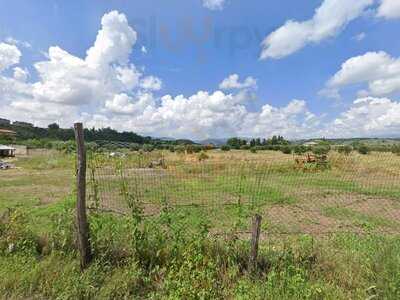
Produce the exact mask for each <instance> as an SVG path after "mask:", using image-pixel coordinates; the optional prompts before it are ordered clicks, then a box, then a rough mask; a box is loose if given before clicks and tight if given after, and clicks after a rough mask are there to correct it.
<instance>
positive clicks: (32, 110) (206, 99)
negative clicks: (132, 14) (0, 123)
mask: <svg viewBox="0 0 400 300" xmlns="http://www.w3.org/2000/svg"><path fill="white" fill-rule="evenodd" d="M136 39H137V37H136V33H135V32H134V30H133V29H132V28H131V27H130V26H129V24H128V23H127V20H126V17H125V16H124V15H123V14H120V13H118V12H111V13H108V14H105V15H104V17H103V18H102V26H101V28H100V30H99V33H98V34H97V37H96V40H95V42H94V45H93V47H91V48H90V49H89V50H88V51H87V55H86V57H84V58H80V57H77V56H75V55H73V54H71V53H68V52H67V51H65V50H63V49H61V48H60V47H57V46H54V47H50V49H49V50H48V58H47V59H46V60H43V61H40V62H37V63H36V64H34V71H35V72H36V73H37V76H31V75H30V74H29V72H28V71H27V70H26V69H24V68H23V67H21V66H18V63H19V60H20V56H21V52H20V50H19V49H18V48H17V47H16V46H15V45H10V44H4V43H3V44H0V66H1V71H0V72H1V74H0V95H1V96H2V97H1V98H0V112H1V116H2V117H7V118H10V119H14V120H15V119H17V120H24V121H32V122H34V123H35V124H37V125H42V126H46V125H47V124H49V123H52V122H57V123H59V124H60V125H62V126H66V127H70V126H71V125H72V123H73V122H74V121H77V120H80V121H83V122H85V124H86V126H96V127H104V126H111V127H113V128H115V129H118V130H130V131H135V132H138V133H140V134H146V135H153V136H169V137H175V138H193V139H204V138H210V137H230V136H249V137H250V136H260V137H268V136H271V135H274V134H275V135H277V134H281V135H285V136H286V137H288V138H310V137H316V136H327V137H329V136H331V137H332V136H341V135H343V132H345V133H351V134H349V136H353V135H374V134H375V133H376V134H384V133H393V134H395V133H397V132H398V129H400V128H398V121H397V120H400V118H399V111H400V104H399V103H398V102H396V101H393V100H390V99H388V98H368V97H367V98H361V99H358V100H356V101H355V102H354V103H353V104H352V105H351V107H350V108H349V110H348V111H346V112H344V113H343V114H341V115H340V116H339V117H338V118H336V119H335V120H334V121H333V122H324V118H323V117H321V116H318V115H315V114H314V113H312V112H311V111H310V110H309V108H308V107H307V103H306V101H304V100H296V99H295V100H292V101H290V102H289V103H287V104H286V105H283V106H282V107H276V106H272V105H270V104H265V105H264V106H262V107H261V108H259V109H256V108H254V103H253V105H252V109H251V110H250V108H249V106H250V105H248V104H249V102H250V100H252V99H253V97H254V91H255V89H256V88H257V81H256V79H254V78H253V77H251V76H249V77H247V78H243V79H241V78H240V77H239V75H238V74H232V75H230V76H229V77H228V78H226V79H224V80H223V81H222V82H221V83H220V86H219V88H220V90H217V91H198V92H196V93H194V94H193V95H189V96H185V95H178V96H175V95H164V96H162V95H159V96H157V95H156V94H155V93H156V92H157V91H159V90H160V89H161V88H162V86H163V82H162V80H161V79H160V78H158V77H156V76H154V75H147V74H144V73H145V72H144V69H143V68H141V67H139V68H138V67H136V66H135V65H134V64H133V63H131V62H130V60H129V57H130V53H131V52H132V47H133V46H134V44H135V42H136ZM364 60H366V62H364ZM371 65H372V67H371ZM2 71H4V72H2ZM6 74H8V75H6ZM398 77H399V62H398V59H395V58H392V57H390V56H389V55H387V54H386V53H383V52H382V53H381V52H379V53H375V54H370V55H367V56H366V58H365V57H364V58H359V59H354V60H353V61H350V62H346V63H344V64H343V66H342V70H341V71H339V72H338V74H337V76H336V75H335V76H334V77H333V78H332V79H331V81H330V82H329V84H328V87H327V88H328V89H337V90H338V89H340V88H341V87H342V86H344V85H346V84H352V83H357V82H368V83H369V85H370V87H369V90H368V91H367V92H370V91H376V90H379V89H377V88H376V86H377V85H381V86H383V85H385V86H386V85H389V86H392V85H393V82H394V81H393V79H394V78H398ZM31 78H38V79H37V81H35V82H30V79H31ZM360 78H361V79H360ZM389 79H391V80H392V81H390V82H389V81H388V80H389ZM360 80H361V81H360ZM386 81H388V82H386ZM389 83H390V84H389ZM390 90H392V89H390ZM393 90H398V88H395V89H393ZM363 122H364V123H366V124H367V125H366V124H364V123H363Z"/></svg>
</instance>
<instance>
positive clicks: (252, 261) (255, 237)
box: [249, 214, 261, 273]
mask: <svg viewBox="0 0 400 300" xmlns="http://www.w3.org/2000/svg"><path fill="white" fill-rule="evenodd" d="M260 232H261V216H260V215H258V214H256V215H254V217H253V220H252V228H251V250H250V257H249V272H250V273H252V272H254V271H255V269H256V267H257V255H258V241H259V239H260Z"/></svg>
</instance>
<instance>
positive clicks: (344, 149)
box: [337, 145, 353, 155]
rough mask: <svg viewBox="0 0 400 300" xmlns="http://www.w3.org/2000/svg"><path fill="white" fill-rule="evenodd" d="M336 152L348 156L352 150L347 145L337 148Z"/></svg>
mask: <svg viewBox="0 0 400 300" xmlns="http://www.w3.org/2000/svg"><path fill="white" fill-rule="evenodd" d="M337 151H338V152H339V153H341V154H345V155H349V154H350V153H351V151H353V148H352V147H351V146H349V145H345V146H339V148H338V149H337Z"/></svg>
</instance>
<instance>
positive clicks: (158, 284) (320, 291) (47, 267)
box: [0, 153, 400, 299]
mask: <svg viewBox="0 0 400 300" xmlns="http://www.w3.org/2000/svg"><path fill="white" fill-rule="evenodd" d="M257 155H260V154H257ZM154 157H156V154H154ZM129 159H132V160H133V163H136V164H139V160H138V158H137V157H136V158H135V157H132V158H129ZM135 159H136V161H135ZM140 159H142V161H141V162H140V163H141V164H145V162H144V159H143V158H140ZM176 164H177V168H181V169H180V171H179V172H175V173H173V175H174V176H170V177H165V176H164V177H163V176H159V177H149V176H147V177H146V176H141V177H140V178H134V179H133V178H128V183H129V185H128V186H129V191H130V193H131V195H134V196H135V195H136V196H138V195H140V196H141V198H140V199H141V200H142V201H144V202H149V203H156V204H157V205H158V206H159V207H161V208H162V209H161V210H157V211H154V212H152V216H151V217H146V218H143V219H140V220H139V221H138V219H136V218H133V217H132V216H131V215H130V214H128V216H125V217H124V216H117V215H113V214H107V213H96V212H93V211H91V212H90V213H89V221H90V229H91V244H92V250H93V253H94V260H93V262H92V263H91V265H90V266H89V268H88V269H87V270H86V271H85V272H81V271H80V269H79V257H78V255H77V252H76V249H75V244H74V240H75V238H74V206H75V199H74V198H73V197H67V195H68V194H70V193H71V192H72V191H73V189H74V179H73V177H72V173H73V166H74V163H73V157H71V156H68V155H61V154H57V153H52V154H50V156H49V159H47V158H46V157H44V156H39V157H34V158H26V159H23V160H20V161H18V162H17V165H18V166H19V167H21V169H18V170H11V171H10V172H8V171H7V173H4V174H7V178H5V177H2V178H0V181H1V183H0V212H1V213H3V212H5V211H8V210H7V208H11V210H10V212H11V215H10V216H5V217H4V218H2V219H1V220H0V278H1V280H0V298H4V299H24V298H29V299H94V298H96V299H367V298H369V299H399V298H400V268H399V265H400V237H399V236H396V235H393V236H390V235H383V234H376V232H379V230H380V229H388V230H390V231H393V232H398V228H399V224H398V222H397V221H393V220H391V219H388V218H384V217H381V216H379V215H376V214H371V213H368V212H363V213H361V212H360V211H357V210H356V208H353V207H352V209H350V208H346V207H341V206H332V205H331V204H330V203H329V202H326V203H324V202H323V200H324V199H325V198H324V197H325V196H326V197H328V196H329V199H330V198H334V197H336V196H337V197H342V198H343V197H346V196H347V195H349V194H351V195H353V196H354V195H356V196H357V197H361V196H369V197H377V198H376V199H377V200H379V199H398V197H399V194H398V193H399V191H398V187H399V186H400V183H399V185H395V184H394V185H392V186H390V185H385V186H384V187H382V186H381V187H378V186H374V185H373V184H371V185H369V186H365V185H362V184H360V182H361V181H360V180H359V178H357V176H356V175H354V177H350V176H347V175H348V174H347V173H345V172H344V171H343V172H339V171H338V170H325V171H319V172H310V173H303V172H299V171H296V170H294V169H293V166H292V165H291V164H290V162H285V163H282V164H281V165H280V164H279V163H277V162H274V164H273V165H272V166H268V168H267V169H263V168H262V167H257V168H254V169H252V168H247V169H243V168H242V169H235V168H236V167H237V166H236V165H231V167H230V168H233V169H229V167H228V166H226V162H223V163H221V165H218V166H211V165H205V166H199V165H195V166H192V167H190V166H188V165H187V164H184V163H176ZM115 171H116V170H114V172H115ZM156 172H159V173H162V172H163V171H156ZM1 175H2V174H1ZM100 183H101V185H100V187H101V188H103V189H104V190H101V191H102V192H104V193H105V192H109V193H111V194H112V195H114V196H115V197H116V199H117V200H118V201H121V202H120V203H119V204H120V205H124V207H125V208H127V205H126V203H124V199H123V198H122V197H121V196H120V195H119V193H120V191H121V188H122V185H121V183H122V180H121V178H120V177H118V176H117V177H115V178H112V177H111V178H110V177H109V178H106V179H104V181H103V182H100ZM89 187H90V185H89ZM309 197H316V198H315V200H318V201H321V203H320V204H319V202H315V203H314V204H316V206H315V209H316V211H317V212H319V213H321V215H322V216H324V217H329V218H332V219H334V220H336V221H338V222H339V223H340V224H342V225H344V228H342V229H343V230H344V231H345V229H346V228H347V227H346V225H347V224H350V225H351V226H352V228H354V227H355V228H356V229H360V230H355V231H360V232H363V234H359V233H357V234H351V233H344V232H342V233H340V232H338V233H336V234H331V235H317V236H315V237H312V236H309V235H293V236H292V235H279V234H278V235H277V233H280V232H293V231H300V230H301V229H302V230H304V228H298V226H299V224H298V223H296V221H297V220H292V219H290V218H289V217H287V216H286V215H284V216H280V215H277V216H275V217H278V218H281V219H282V220H280V221H282V222H277V219H274V216H271V217H270V218H268V217H267V214H266V213H268V209H272V208H279V209H280V210H278V212H280V211H284V210H288V211H290V210H291V209H294V208H297V207H302V205H305V204H306V203H305V201H306V200H309V199H311V198H309ZM49 199H52V200H51V201H48V200H49ZM357 199H358V198H357ZM373 199H375V198H373ZM171 203H177V204H193V205H191V206H187V207H186V206H183V207H180V208H176V209H174V208H173V207H169V206H166V204H171ZM377 203H378V204H379V201H377ZM103 204H106V203H103ZM117 204H118V203H117ZM202 204H207V205H202ZM221 204H229V205H221ZM256 212H257V213H261V214H263V221H262V233H263V235H262V238H261V241H260V252H259V258H258V266H257V272H256V273H254V274H249V273H248V272H247V261H248V253H249V249H250V243H249V234H247V233H246V232H248V231H249V229H250V223H251V217H252V216H253V215H254V213H256ZM0 215H1V214H0ZM289 215H290V214H289ZM133 216H136V215H135V214H133ZM293 216H294V218H295V217H296V215H293ZM317 221H318V220H314V219H313V218H311V217H310V218H305V219H302V223H301V225H304V226H311V227H312V226H314V225H316V224H317V223H318V222H317ZM375 229H377V230H375ZM378 229H379V230H378ZM339 231H340V230H339Z"/></svg>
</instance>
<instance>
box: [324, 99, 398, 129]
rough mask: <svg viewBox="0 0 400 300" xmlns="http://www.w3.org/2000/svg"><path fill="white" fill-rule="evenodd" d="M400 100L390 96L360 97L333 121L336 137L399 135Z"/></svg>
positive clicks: (332, 127)
mask: <svg viewBox="0 0 400 300" xmlns="http://www.w3.org/2000/svg"><path fill="white" fill-rule="evenodd" d="M399 132H400V102H396V101H393V100H390V99H388V98H373V97H367V98H360V99H357V100H355V101H354V102H353V104H352V105H351V107H350V108H349V109H348V110H347V111H346V112H344V113H342V114H341V115H340V116H339V117H338V118H337V119H335V120H334V121H333V123H332V126H331V129H330V135H332V136H336V137H373V136H399Z"/></svg>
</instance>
